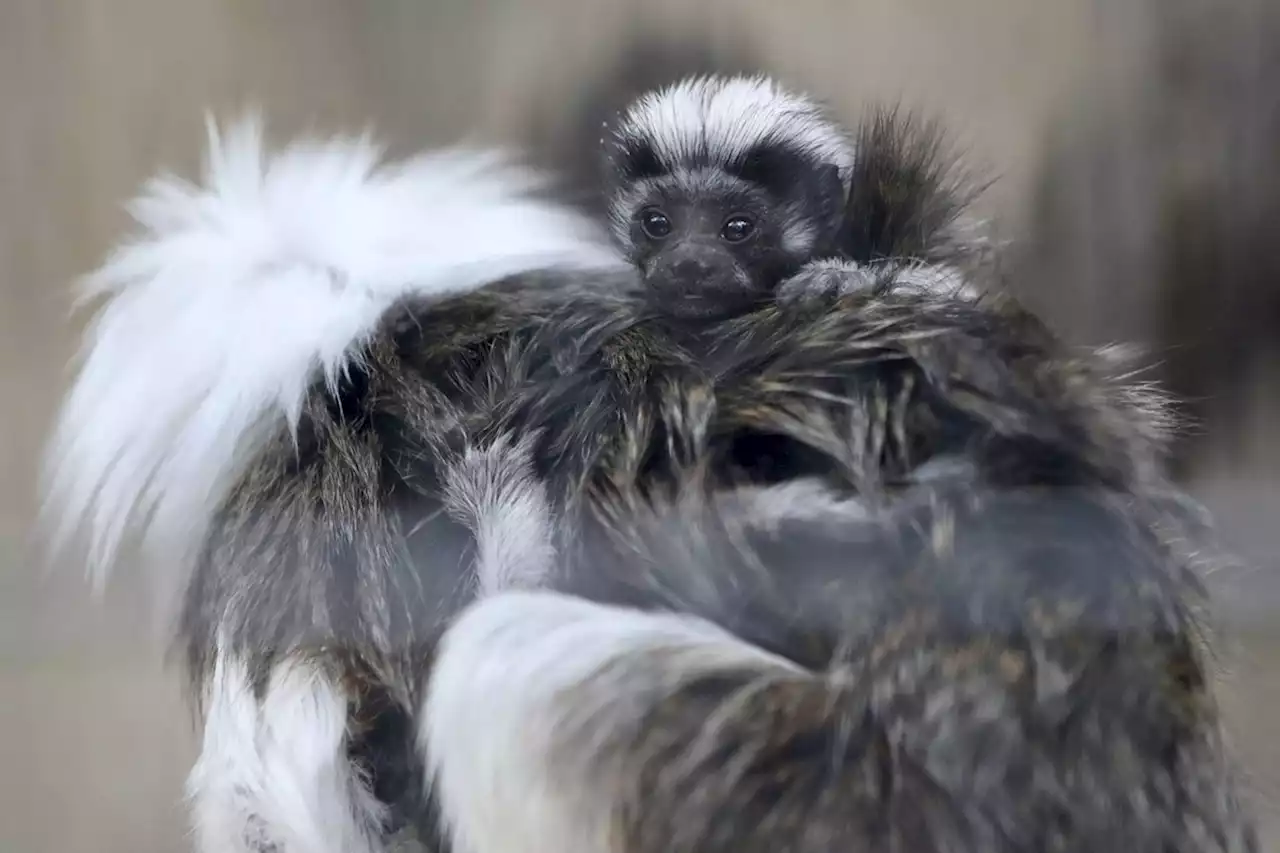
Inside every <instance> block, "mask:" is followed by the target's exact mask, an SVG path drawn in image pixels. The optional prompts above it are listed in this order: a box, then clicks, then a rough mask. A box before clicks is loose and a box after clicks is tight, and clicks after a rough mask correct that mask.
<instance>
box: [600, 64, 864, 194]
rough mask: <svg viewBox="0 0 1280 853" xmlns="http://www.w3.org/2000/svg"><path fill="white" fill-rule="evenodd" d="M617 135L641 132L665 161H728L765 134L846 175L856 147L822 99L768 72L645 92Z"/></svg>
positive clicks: (633, 137)
mask: <svg viewBox="0 0 1280 853" xmlns="http://www.w3.org/2000/svg"><path fill="white" fill-rule="evenodd" d="M614 135H615V140H616V141H617V142H618V143H619V144H621V145H623V146H626V145H628V144H629V143H631V142H633V141H640V140H643V141H645V142H647V143H648V144H649V145H651V146H652V147H653V149H654V152H655V153H656V154H657V155H658V157H659V158H660V159H661V160H663V161H664V162H684V161H686V160H688V159H689V158H691V157H694V156H697V155H699V154H701V155H702V156H705V157H706V158H707V159H708V160H710V161H711V162H712V163H717V164H718V163H729V162H732V161H733V160H735V159H737V158H739V157H741V156H742V155H744V154H746V153H747V152H748V151H750V150H751V149H752V148H754V147H755V146H757V145H759V144H761V143H764V142H775V143H776V142H785V143H787V144H788V145H790V146H791V147H792V148H793V149H795V150H797V151H800V152H802V153H804V154H805V155H807V156H811V157H813V159H814V160H815V161H816V162H820V163H833V164H835V165H836V166H838V167H839V169H840V174H841V177H842V178H844V180H845V181H846V182H847V181H848V179H849V175H850V172H851V170H852V168H853V158H854V151H853V145H852V143H851V142H850V141H849V139H848V136H847V134H846V133H845V132H844V130H843V129H842V128H841V126H840V125H839V124H838V123H836V122H835V121H833V120H832V119H831V118H830V117H829V116H828V115H827V113H826V110H825V108H824V107H823V106H822V105H821V104H819V103H818V102H817V101H816V100H814V99H812V98H810V97H807V96H805V95H802V94H799V93H796V92H792V91H790V90H788V89H786V88H784V87H783V86H782V84H781V83H779V82H778V81H776V80H774V79H772V78H770V77H767V76H764V75H753V76H732V77H725V76H715V75H707V76H698V77H690V78H687V79H685V80H681V81H679V82H677V83H673V84H671V85H670V86H666V87H664V88H661V89H656V90H654V91H653V92H650V93H648V94H645V95H642V96H641V97H640V98H638V99H637V100H636V101H635V102H634V103H633V104H632V105H631V106H630V107H629V108H628V109H627V110H626V111H625V112H624V113H623V114H622V116H621V117H620V118H619V120H618V123H617V126H616V128H615V130H614Z"/></svg>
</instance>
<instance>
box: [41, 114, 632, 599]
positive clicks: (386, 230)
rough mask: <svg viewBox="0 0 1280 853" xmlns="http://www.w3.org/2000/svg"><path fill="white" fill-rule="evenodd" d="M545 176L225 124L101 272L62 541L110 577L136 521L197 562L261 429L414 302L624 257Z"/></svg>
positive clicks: (59, 459)
mask: <svg viewBox="0 0 1280 853" xmlns="http://www.w3.org/2000/svg"><path fill="white" fill-rule="evenodd" d="M540 184H541V178H540V177H539V176H538V175H537V174H535V173H532V172H530V171H527V170H525V169H522V168H519V167H517V166H515V165H513V164H512V163H511V162H510V161H509V160H508V159H507V158H506V157H505V156H504V155H503V154H501V153H500V152H497V151H484V150H466V149H455V150H447V151H441V152H435V153H431V154H428V155H424V156H421V157H418V158H417V159H413V160H410V161H408V162H404V163H400V164H380V162H379V152H378V150H377V149H376V148H375V146H374V145H373V144H372V143H371V142H370V141H369V140H368V139H330V140H307V141H300V142H297V143H295V144H293V145H292V146H290V147H288V148H285V149H283V150H280V151H275V152H272V151H269V150H267V148H266V147H265V146H264V143H263V138H262V133H261V129H260V126H259V124H258V122H257V121H255V120H253V119H250V120H246V121H242V122H240V123H238V124H237V125H235V126H234V127H232V128H231V130H230V132H229V133H227V134H226V136H225V138H224V137H223V136H222V135H221V134H220V133H219V132H218V129H217V128H216V127H214V126H212V124H211V128H210V148H209V152H208V157H207V162H206V166H205V169H204V175H203V183H202V185H198V186H197V185H191V184H189V183H186V182H183V181H181V180H178V179H176V178H173V177H164V178H160V179H157V180H155V181H153V182H152V183H151V184H150V185H149V187H148V188H147V189H146V190H145V191H144V192H143V194H142V195H141V196H140V197H139V198H138V199H137V200H136V201H135V202H134V205H133V211H134V215H135V217H136V218H137V220H138V221H139V223H140V224H141V225H142V226H143V232H142V234H141V235H140V236H139V237H138V238H137V239H136V240H135V241H133V242H132V243H129V244H127V245H124V246H122V247H120V248H119V249H118V250H117V251H116V252H115V253H114V254H113V255H112V256H111V258H110V259H109V260H108V261H107V262H106V263H105V265H104V266H102V267H101V268H100V269H99V270H98V271H97V272H96V273H94V274H93V275H92V276H91V277H89V278H88V280H87V282H86V283H85V285H84V289H85V296H86V297H105V299H106V304H105V306H104V307H103V308H102V309H101V311H100V313H99V314H98V315H97V317H96V318H95V321H94V323H93V325H92V327H91V328H90V330H89V333H88V339H87V342H86V344H85V347H84V351H83V353H82V358H83V364H82V367H81V369H80V372H79V375H78V377H77V378H76V381H75V383H74V386H73V387H72V389H71V391H70V394H69V397H68V399H67V401H66V404H65V406H64V408H63V410H62V413H61V417H60V421H59V423H58V424H57V426H56V430H55V433H54V436H53V438H52V441H51V443H50V445H49V449H48V465H47V477H46V484H45V492H46V502H45V513H46V517H47V518H49V520H50V523H52V524H54V525H56V526H55V529H54V530H53V539H54V543H55V546H56V547H61V546H63V545H65V544H66V541H67V539H68V537H69V536H70V535H72V534H73V533H77V532H79V531H80V530H81V529H82V528H83V529H84V530H85V531H86V532H87V534H88V538H89V547H90V550H89V567H90V571H91V574H92V575H93V577H94V578H95V580H98V581H101V580H102V579H103V578H104V577H105V575H106V573H107V571H108V569H109V568H110V566H111V565H112V564H113V562H115V561H116V560H117V557H118V551H119V549H120V547H121V546H122V544H123V542H124V539H125V537H126V536H127V535H131V534H132V533H133V532H135V531H138V532H141V533H142V537H141V538H142V544H143V545H144V546H145V547H150V548H157V549H159V552H158V554H153V556H157V557H161V558H162V559H163V560H164V561H165V562H166V563H167V564H170V565H172V564H174V563H180V562H183V561H184V559H185V558H186V557H187V556H189V549H190V548H192V547H193V546H194V545H196V544H197V543H198V542H199V539H200V536H201V534H202V532H203V530H204V527H205V524H206V522H207V520H208V518H209V516H210V513H211V510H212V509H213V508H214V507H215V505H216V504H217V503H218V501H219V500H220V499H221V498H222V497H223V494H224V491H225V489H226V487H227V484H228V480H229V478H230V477H232V476H234V474H235V473H236V471H237V469H238V468H239V466H240V464H241V463H242V462H243V461H244V460H245V458H246V456H247V455H249V454H250V453H252V452H253V450H254V437H255V435H257V434H258V431H259V429H260V428H261V427H262V426H263V425H264V424H268V423H271V422H275V423H282V422H285V421H288V422H290V423H291V424H292V423H293V422H294V421H296V419H297V417H298V414H299V409H300V406H301V403H302V400H303V398H304V394H305V392H306V389H307V388H308V386H309V384H310V383H311V382H313V381H314V380H316V379H317V378H323V379H324V380H326V381H327V382H329V383H330V384H332V383H334V382H335V381H337V380H338V379H339V377H340V376H341V375H342V373H343V371H344V369H346V367H347V366H348V365H349V363H350V362H351V361H352V360H353V359H356V358H358V357H359V348H360V346H361V344H362V342H363V341H364V340H365V339H366V337H367V336H368V335H369V334H370V333H371V332H372V330H373V329H374V328H375V326H376V324H377V322H378V320H379V318H380V317H381V316H382V314H383V312H384V311H386V310H387V308H388V307H389V306H390V305H392V304H393V303H394V302H396V301H397V300H398V299H400V298H402V297H405V296H407V295H411V294H416V295H445V294H451V293H457V292H461V291H466V290H468V289H472V288H476V287H479V286H482V285H484V284H485V283H487V282H490V281H493V280H495V279H497V278H500V277H503V276H506V275H509V274H512V273H517V272H520V271H522V270H527V269H531V268H542V267H548V266H554V265H565V266H573V267H579V268H582V267H603V266H611V265H615V264H617V263H619V261H618V260H617V258H616V256H615V251H614V250H613V249H612V248H610V246H609V244H608V242H607V240H606V238H605V236H604V234H603V233H601V232H600V231H599V230H598V229H597V228H596V227H595V226H593V225H591V224H590V223H588V221H587V220H586V219H584V218H581V217H579V216H577V215H575V214H572V213H570V212H569V211H568V210H567V209H565V208H563V207H560V206H557V205H554V204H552V203H550V202H547V201H544V200H539V199H537V198H535V197H534V196H533V195H532V192H533V191H534V190H536V189H537V188H538V187H539V186H540Z"/></svg>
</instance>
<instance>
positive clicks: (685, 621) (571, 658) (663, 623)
mask: <svg viewBox="0 0 1280 853" xmlns="http://www.w3.org/2000/svg"><path fill="white" fill-rule="evenodd" d="M743 668H753V669H756V670H758V671H759V672H761V674H762V675H767V674H776V675H777V676H778V677H782V678H789V677H794V676H796V675H797V674H798V670H797V669H796V668H795V667H794V666H793V665H792V664H790V663H788V662H787V661H784V660H782V659H780V658H776V657H774V656H772V655H769V654H766V653H764V652H762V651H761V650H759V649H756V648H754V647H752V646H750V645H748V644H746V643H744V642H742V641H741V640H739V639H737V638H735V637H733V636H732V635H731V634H728V633H727V632H725V631H723V630H721V629H720V628H718V627H716V626H714V625H712V624H710V623H708V622H704V621H702V620H700V619H696V618H693V617H687V616H677V615H671V614H653V613H642V612H639V611H633V610H626V609H622V608H618V607H611V606H605V605H600V604H594V603H591V602H588V601H583V600H580V599H575V598H571V597H568V596H563V595H559V594H555V593H550V592H520V591H512V592H506V593H502V594H500V595H496V596H493V597H491V598H487V599H482V600H481V601H480V602H479V603H477V604H474V605H472V606H471V607H470V608H469V609H468V610H467V611H464V613H463V615H462V616H460V617H459V619H458V621H457V622H455V624H454V625H453V627H452V628H450V630H449V632H448V633H447V634H446V635H445V637H444V640H443V643H442V645H441V646H440V656H439V657H438V659H437V662H436V665H435V667H434V669H433V671H432V678H431V683H430V687H429V693H428V696H427V699H426V701H425V703H424V707H423V710H422V717H421V723H420V726H421V728H420V732H419V738H420V741H419V742H420V746H421V748H422V750H423V751H424V753H425V755H426V757H427V762H428V770H429V778H430V779H431V780H432V784H433V786H434V791H435V794H436V796H438V797H439V800H440V803H441V804H442V806H443V812H444V814H445V816H446V823H447V826H448V830H449V832H450V836H451V838H452V839H453V842H454V845H455V846H454V849H455V850H458V851H460V853H544V852H545V851H548V850H555V851H560V852H561V853H610V851H616V850H617V849H618V848H617V839H616V837H615V836H614V834H613V829H614V820H615V808H616V806H617V805H618V802H619V797H620V796H621V789H622V787H623V786H625V784H626V777H627V769H626V767H625V757H623V759H624V761H623V764H617V763H615V762H616V759H617V758H618V757H617V756H613V757H611V756H610V755H609V754H607V749H606V751H602V749H601V747H602V746H604V745H605V741H606V740H607V739H610V738H615V737H622V738H625V736H626V735H627V734H628V732H629V731H632V732H633V731H634V730H635V727H636V726H637V725H638V724H639V720H640V719H641V715H642V714H643V713H644V712H645V711H646V710H647V709H650V708H652V707H653V706H654V704H655V703H656V702H659V701H661V700H662V699H664V698H665V697H667V696H669V695H671V693H672V692H673V691H675V690H676V689H678V688H679V687H680V686H681V685H683V684H685V683H687V682H688V681H689V680H690V679H691V678H694V677H696V676H698V675H700V674H706V673H712V672H717V671H721V670H733V671H737V672H741V671H742V669H743ZM606 768H607V769H606ZM611 771H612V772H611Z"/></svg>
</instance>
